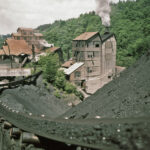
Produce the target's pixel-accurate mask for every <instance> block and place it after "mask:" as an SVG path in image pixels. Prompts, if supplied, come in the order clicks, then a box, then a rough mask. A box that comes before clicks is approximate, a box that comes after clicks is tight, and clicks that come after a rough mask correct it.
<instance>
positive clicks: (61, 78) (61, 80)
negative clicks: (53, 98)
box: [55, 70, 67, 90]
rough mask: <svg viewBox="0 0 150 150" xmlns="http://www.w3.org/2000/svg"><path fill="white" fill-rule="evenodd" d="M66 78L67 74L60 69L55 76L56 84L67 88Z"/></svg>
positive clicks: (59, 87) (60, 87)
mask: <svg viewBox="0 0 150 150" xmlns="http://www.w3.org/2000/svg"><path fill="white" fill-rule="evenodd" d="M66 82H67V81H66V78H65V74H64V72H63V71H60V70H58V71H57V73H56V76H55V86H56V87H57V88H58V89H63V90H64V88H65V84H66Z"/></svg>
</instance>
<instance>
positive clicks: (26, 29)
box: [17, 27, 33, 31]
mask: <svg viewBox="0 0 150 150" xmlns="http://www.w3.org/2000/svg"><path fill="white" fill-rule="evenodd" d="M18 30H24V31H33V29H32V28H24V27H19V28H18V29H17V31H18Z"/></svg>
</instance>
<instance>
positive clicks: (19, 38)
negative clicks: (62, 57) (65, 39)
mask: <svg viewBox="0 0 150 150" xmlns="http://www.w3.org/2000/svg"><path fill="white" fill-rule="evenodd" d="M22 38H23V39H24V40H39V39H41V38H38V37H17V38H15V39H17V40H21V39H22Z"/></svg>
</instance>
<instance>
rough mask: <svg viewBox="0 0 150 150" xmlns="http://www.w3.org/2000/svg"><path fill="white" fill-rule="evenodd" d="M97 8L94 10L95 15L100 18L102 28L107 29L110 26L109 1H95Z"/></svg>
mask: <svg viewBox="0 0 150 150" xmlns="http://www.w3.org/2000/svg"><path fill="white" fill-rule="evenodd" d="M96 3H97V8H96V14H98V15H99V16H100V17H101V20H102V24H103V25H104V26H107V27H109V26H110V12H111V7H110V0H96Z"/></svg>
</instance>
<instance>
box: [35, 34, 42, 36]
mask: <svg viewBox="0 0 150 150" xmlns="http://www.w3.org/2000/svg"><path fill="white" fill-rule="evenodd" d="M34 35H35V36H43V34H42V33H34Z"/></svg>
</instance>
